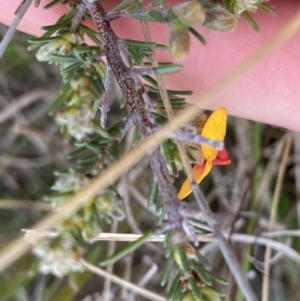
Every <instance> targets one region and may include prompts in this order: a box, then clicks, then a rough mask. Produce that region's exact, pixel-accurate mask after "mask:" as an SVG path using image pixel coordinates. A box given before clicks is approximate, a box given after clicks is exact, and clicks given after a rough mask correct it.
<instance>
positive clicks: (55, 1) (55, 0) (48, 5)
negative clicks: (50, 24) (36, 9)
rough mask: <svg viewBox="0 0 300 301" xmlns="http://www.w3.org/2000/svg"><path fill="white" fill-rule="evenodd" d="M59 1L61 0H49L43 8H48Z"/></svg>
mask: <svg viewBox="0 0 300 301" xmlns="http://www.w3.org/2000/svg"><path fill="white" fill-rule="evenodd" d="M60 2H62V0H54V1H52V2H50V3H49V4H47V5H45V6H44V7H43V8H44V9H49V8H51V7H53V6H55V5H56V4H59V3H60Z"/></svg>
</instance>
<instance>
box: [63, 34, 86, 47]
mask: <svg viewBox="0 0 300 301" xmlns="http://www.w3.org/2000/svg"><path fill="white" fill-rule="evenodd" d="M63 38H64V39H65V40H67V41H68V42H70V43H72V44H77V45H81V44H83V43H84V38H83V36H82V35H81V34H80V33H78V32H70V33H67V34H65V35H64V36H63Z"/></svg>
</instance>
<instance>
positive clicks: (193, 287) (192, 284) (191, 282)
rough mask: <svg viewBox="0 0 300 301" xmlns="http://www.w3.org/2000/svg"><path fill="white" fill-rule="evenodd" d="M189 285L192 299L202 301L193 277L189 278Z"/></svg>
mask: <svg viewBox="0 0 300 301" xmlns="http://www.w3.org/2000/svg"><path fill="white" fill-rule="evenodd" d="M189 285H190V287H191V291H192V294H193V297H194V298H195V301H203V299H202V294H201V291H200V288H199V287H198V285H197V283H196V280H195V279H194V277H190V278H189Z"/></svg>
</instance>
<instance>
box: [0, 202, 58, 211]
mask: <svg viewBox="0 0 300 301" xmlns="http://www.w3.org/2000/svg"><path fill="white" fill-rule="evenodd" d="M0 209H8V210H20V209H25V210H37V211H52V210H53V208H52V206H51V205H50V204H47V203H43V202H34V201H27V200H3V199H0Z"/></svg>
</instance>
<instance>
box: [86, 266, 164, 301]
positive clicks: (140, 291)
mask: <svg viewBox="0 0 300 301" xmlns="http://www.w3.org/2000/svg"><path fill="white" fill-rule="evenodd" d="M81 263H82V265H83V266H84V267H85V268H86V269H87V270H89V271H91V272H93V273H95V274H96V275H99V276H101V277H104V278H106V279H110V280H111V281H113V282H114V283H116V284H118V285H120V286H122V287H126V288H127V289H129V290H131V291H133V292H135V293H137V294H139V295H141V296H143V297H145V298H147V299H150V300H154V301H165V300H166V299H165V298H164V297H161V296H160V295H157V294H154V293H152V292H150V291H148V290H146V289H144V288H142V287H139V286H137V285H135V284H133V283H131V282H128V281H126V280H124V279H122V278H120V277H117V276H115V275H112V274H109V273H107V272H106V271H105V270H103V269H100V268H99V267H96V266H94V265H92V264H90V263H88V262H86V261H84V260H82V262H81Z"/></svg>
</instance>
